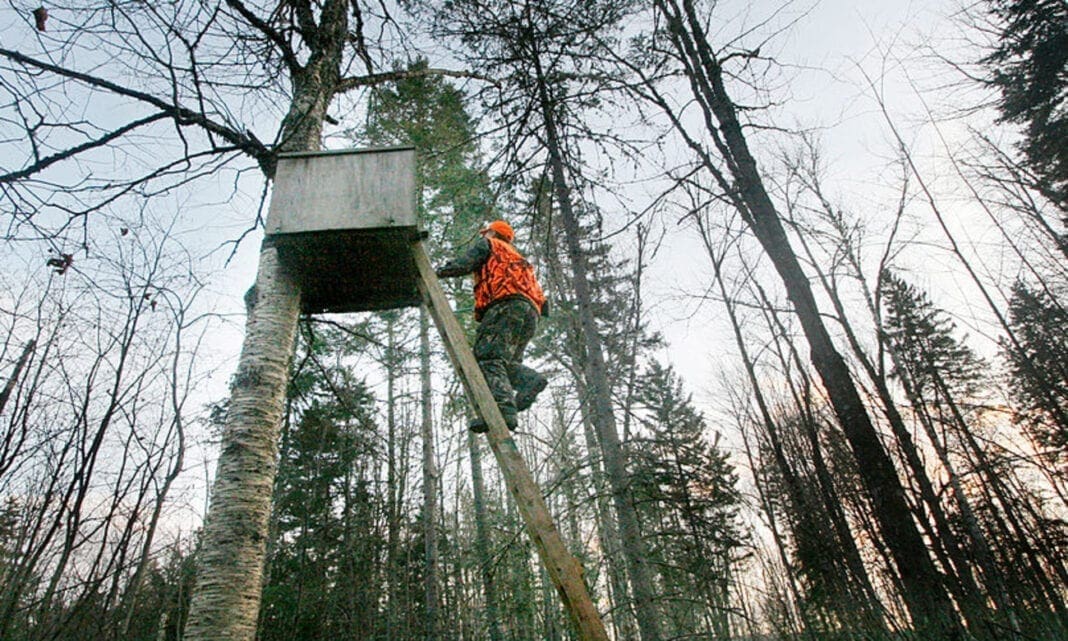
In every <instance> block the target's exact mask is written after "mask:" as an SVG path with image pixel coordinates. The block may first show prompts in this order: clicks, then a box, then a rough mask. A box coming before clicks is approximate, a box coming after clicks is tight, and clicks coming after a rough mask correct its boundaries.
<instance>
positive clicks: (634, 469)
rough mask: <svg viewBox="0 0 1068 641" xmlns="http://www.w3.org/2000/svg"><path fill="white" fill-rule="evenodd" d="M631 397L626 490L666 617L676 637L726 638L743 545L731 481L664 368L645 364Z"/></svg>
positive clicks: (722, 455)
mask: <svg viewBox="0 0 1068 641" xmlns="http://www.w3.org/2000/svg"><path fill="white" fill-rule="evenodd" d="M635 396H636V410H637V411H638V412H639V417H640V418H639V421H640V424H641V428H642V430H641V433H640V435H637V436H636V437H635V438H634V439H633V441H632V442H631V443H630V444H629V447H628V449H629V450H630V451H629V454H630V457H629V458H630V460H631V483H632V484H633V487H634V500H635V503H636V504H638V505H639V506H640V512H641V514H642V515H643V519H642V520H643V523H644V524H645V525H646V528H645V529H646V531H645V532H644V535H645V538H646V539H647V540H648V541H650V542H651V546H650V547H651V551H650V553H651V555H652V556H653V558H654V559H655V565H656V567H657V568H658V570H659V573H658V574H659V579H660V583H661V585H662V586H663V593H664V594H663V596H662V597H661V602H662V603H663V607H664V612H665V615H666V616H667V617H668V619H669V620H670V621H671V624H672V626H671V627H673V628H674V635H675V636H688V635H697V636H700V635H703V634H710V635H714V637H715V638H728V637H729V636H730V633H731V631H730V627H729V625H728V616H727V615H728V607H727V605H728V603H729V602H730V592H731V588H732V585H731V567H732V564H733V562H734V560H735V559H736V558H737V557H738V556H739V555H740V553H741V551H742V548H743V546H744V545H745V536H744V535H743V534H742V530H741V527H740V524H739V522H738V519H737V513H738V509H739V507H740V503H741V497H740V495H739V493H738V490H737V487H736V486H737V482H738V477H737V474H736V473H735V471H734V467H733V465H731V463H730V462H729V461H728V455H727V453H726V452H724V451H723V450H721V449H720V448H719V447H718V446H717V445H716V444H715V443H714V442H710V441H709V438H708V437H709V426H708V424H707V423H706V422H705V419H704V417H703V416H701V414H700V413H699V412H698V411H697V409H696V408H695V407H694V406H693V400H692V397H691V396H690V395H688V394H686V393H685V392H684V390H683V387H682V382H681V380H680V379H679V377H678V376H677V375H676V374H675V372H674V371H673V370H672V369H671V368H670V367H665V366H663V365H661V364H659V363H657V362H655V361H654V362H652V363H651V364H650V365H649V366H648V369H647V370H646V371H645V372H644V373H643V374H642V375H641V376H640V377H639V380H638V385H637V392H636V395H635ZM695 606H698V607H695Z"/></svg>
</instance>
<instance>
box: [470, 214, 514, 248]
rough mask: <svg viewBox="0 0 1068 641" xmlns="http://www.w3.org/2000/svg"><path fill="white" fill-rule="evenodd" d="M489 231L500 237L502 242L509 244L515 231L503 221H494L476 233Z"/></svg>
mask: <svg viewBox="0 0 1068 641" xmlns="http://www.w3.org/2000/svg"><path fill="white" fill-rule="evenodd" d="M489 229H492V230H493V231H495V232H497V235H498V236H500V237H501V239H502V240H505V241H507V242H509V243H510V242H512V239H513V238H515V231H514V230H513V229H512V226H511V225H509V224H508V223H506V222H504V221H503V220H495V221H493V222H492V223H489V224H487V225H485V226H484V227H483V228H482V229H480V230H479V231H478V233H480V234H481V233H482V232H484V231H486V230H489Z"/></svg>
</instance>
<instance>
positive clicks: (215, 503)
mask: <svg viewBox="0 0 1068 641" xmlns="http://www.w3.org/2000/svg"><path fill="white" fill-rule="evenodd" d="M256 293H257V300H256V303H255V305H254V306H253V307H252V309H251V310H250V312H249V319H248V325H247V327H246V334H245V343H244V346H243V347H242V351H241V361H240V364H239V365H238V370H237V374H236V375H235V377H234V383H233V388H232V389H231V396H230V409H229V412H228V414H227V417H226V425H225V427H224V431H223V440H222V448H221V452H220V454H219V462H218V469H217V471H216V474H215V485H214V487H213V490H212V501H211V509H210V510H209V512H208V514H207V516H206V517H205V520H204V532H203V540H202V543H201V546H200V550H199V551H198V559H197V565H198V570H197V582H196V588H195V590H194V592H193V598H192V602H191V603H190V606H189V622H188V624H187V625H186V632H185V638H186V639H187V640H188V641H214V640H220V641H252V640H253V638H254V637H255V635H256V620H257V618H258V616H259V607H260V593H261V590H262V585H261V580H262V577H263V564H264V555H265V553H266V543H267V521H268V518H269V517H270V512H271V491H272V489H273V487H274V475H275V471H276V467H277V462H276V459H277V454H278V426H279V424H280V422H281V419H282V407H283V404H284V401H285V392H286V384H287V382H288V380H289V359H290V356H291V355H292V347H293V340H294V337H295V335H296V327H297V316H298V314H299V313H300V291H299V289H298V288H297V286H296V284H295V283H294V282H293V280H292V279H291V278H290V276H289V274H287V273H285V271H284V270H283V269H282V266H281V265H280V264H279V262H278V251H277V249H275V248H274V247H273V246H272V245H271V244H269V243H264V246H263V249H262V250H261V252H260V267H259V274H258V276H257V278H256Z"/></svg>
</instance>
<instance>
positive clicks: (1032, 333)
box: [1002, 281, 1068, 459]
mask: <svg viewBox="0 0 1068 641" xmlns="http://www.w3.org/2000/svg"><path fill="white" fill-rule="evenodd" d="M1009 322H1010V323H1011V324H1012V328H1013V330H1014V331H1015V332H1016V335H1017V337H1018V338H1019V343H1020V346H1021V348H1022V350H1017V349H1013V348H1012V347H1011V346H1009V345H1007V344H1005V343H1004V342H1003V343H1002V349H1003V352H1004V354H1005V356H1006V357H1007V359H1008V363H1009V373H1010V382H1011V385H1012V389H1013V390H1014V391H1015V392H1016V400H1017V410H1016V411H1017V416H1018V420H1020V421H1021V422H1022V423H1023V424H1024V425H1025V426H1026V427H1027V428H1028V430H1030V432H1031V433H1032V434H1033V435H1034V436H1035V438H1037V439H1038V441H1039V442H1040V443H1042V444H1044V445H1046V446H1047V447H1049V448H1050V449H1051V455H1052V458H1054V459H1063V458H1065V457H1066V448H1068V420H1066V419H1068V310H1065V308H1064V306H1063V305H1061V304H1060V302H1059V301H1057V300H1055V299H1054V298H1053V296H1052V294H1049V293H1047V292H1044V291H1041V290H1037V289H1032V288H1031V287H1029V286H1028V285H1027V284H1025V283H1023V282H1022V281H1020V282H1017V283H1016V284H1015V285H1014V286H1013V288H1012V299H1011V300H1010V301H1009Z"/></svg>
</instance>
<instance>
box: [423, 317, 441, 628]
mask: <svg viewBox="0 0 1068 641" xmlns="http://www.w3.org/2000/svg"><path fill="white" fill-rule="evenodd" d="M419 377H420V379H421V383H422V396H423V397H422V399H421V400H422V403H421V404H422V409H423V417H422V418H423V542H424V568H423V569H424V573H425V576H424V582H425V583H424V591H423V595H424V614H425V616H426V622H425V625H426V635H425V637H426V640H427V641H435V640H436V639H437V638H438V531H437V528H436V527H435V526H434V515H435V514H436V513H437V504H438V498H437V489H438V473H437V470H436V469H435V466H434V414H433V405H432V403H431V400H432V399H431V396H430V393H431V389H430V318H429V317H428V316H427V311H426V308H425V307H421V308H420V309H419Z"/></svg>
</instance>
